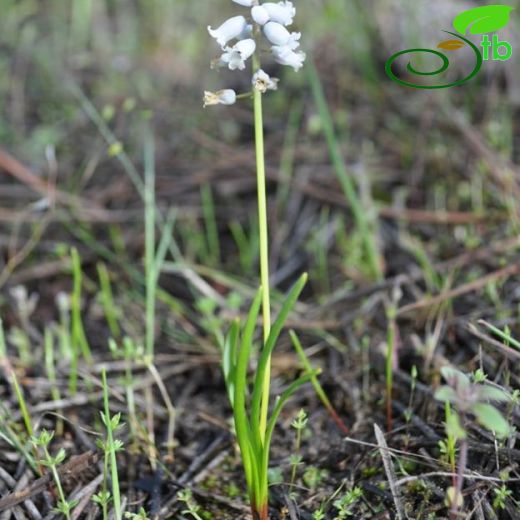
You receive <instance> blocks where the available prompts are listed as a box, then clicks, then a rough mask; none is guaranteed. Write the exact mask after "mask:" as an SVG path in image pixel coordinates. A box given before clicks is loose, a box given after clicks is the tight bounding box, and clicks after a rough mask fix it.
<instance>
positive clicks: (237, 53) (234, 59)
mask: <svg viewBox="0 0 520 520" xmlns="http://www.w3.org/2000/svg"><path fill="white" fill-rule="evenodd" d="M255 49H256V43H255V40H253V39H252V38H248V39H246V40H240V41H239V42H237V43H235V45H233V47H225V48H224V54H222V56H221V57H220V62H221V63H222V64H225V65H227V66H228V68H229V70H236V69H238V70H244V69H245V68H246V63H245V62H246V60H247V59H248V58H250V57H251V56H252V55H253V53H254V52H255Z"/></svg>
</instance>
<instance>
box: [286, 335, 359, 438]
mask: <svg viewBox="0 0 520 520" xmlns="http://www.w3.org/2000/svg"><path fill="white" fill-rule="evenodd" d="M289 334H290V336H291V340H292V343H293V346H294V349H295V350H296V353H297V354H298V357H299V358H300V361H301V362H302V365H303V366H304V368H305V370H306V371H307V372H309V373H311V372H313V371H314V369H313V368H312V365H311V362H310V361H309V358H308V357H307V354H305V351H304V350H303V347H302V344H301V343H300V340H299V338H298V336H297V335H296V333H295V332H294V330H290V331H289ZM311 383H312V386H313V387H314V391H315V392H316V394H317V395H318V397H319V398H320V400H321V402H322V403H323V406H325V408H326V409H327V411H328V412H329V415H330V416H331V417H332V419H333V420H334V422H335V423H336V424H337V425H338V427H339V429H340V430H341V431H342V432H343V433H345V434H347V433H348V431H349V430H348V428H347V426H346V425H345V424H344V423H343V421H342V420H341V419H340V417H339V415H338V413H337V412H336V410H335V409H334V407H333V406H332V403H331V402H330V399H329V398H328V397H327V394H326V393H325V390H323V387H322V386H321V384H320V382H319V381H318V378H317V377H316V376H313V377H312V378H311Z"/></svg>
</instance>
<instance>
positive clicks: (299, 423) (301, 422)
mask: <svg viewBox="0 0 520 520" xmlns="http://www.w3.org/2000/svg"><path fill="white" fill-rule="evenodd" d="M308 421H309V418H308V416H307V413H306V412H305V410H303V409H301V410H300V411H299V412H298V415H297V416H296V419H294V420H293V422H292V423H291V426H292V427H293V428H294V429H295V430H296V441H295V445H294V453H293V454H292V455H291V457H290V462H291V486H292V485H294V481H295V480H296V470H297V469H298V466H299V465H300V464H301V463H302V460H303V459H302V456H301V455H300V448H301V442H302V431H303V430H304V428H305V426H307V422H308Z"/></svg>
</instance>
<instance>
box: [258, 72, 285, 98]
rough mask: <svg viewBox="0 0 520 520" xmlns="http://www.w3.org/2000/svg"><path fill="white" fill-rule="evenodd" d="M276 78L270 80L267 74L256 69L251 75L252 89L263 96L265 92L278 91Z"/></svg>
mask: <svg viewBox="0 0 520 520" xmlns="http://www.w3.org/2000/svg"><path fill="white" fill-rule="evenodd" d="M278 81H279V80H278V78H271V77H270V76H269V74H267V72H264V71H263V70H262V69H258V70H257V71H256V72H255V73H254V74H253V80H252V83H253V88H254V89H255V90H258V92H261V93H262V94H264V93H265V92H266V91H267V90H277V89H278Z"/></svg>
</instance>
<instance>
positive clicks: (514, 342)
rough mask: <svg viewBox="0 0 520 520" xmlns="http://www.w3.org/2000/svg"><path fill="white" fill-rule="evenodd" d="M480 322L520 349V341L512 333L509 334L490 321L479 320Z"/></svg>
mask: <svg viewBox="0 0 520 520" xmlns="http://www.w3.org/2000/svg"><path fill="white" fill-rule="evenodd" d="M479 323H481V324H482V325H484V327H486V328H488V329H489V330H490V331H491V332H492V333H493V334H495V335H497V336H498V337H499V338H500V339H501V340H503V341H504V342H505V343H509V345H511V346H512V347H515V348H516V349H518V350H520V342H519V341H518V340H516V339H515V338H513V336H511V334H507V333H506V332H504V331H503V330H500V329H499V328H498V327H495V326H494V325H492V324H491V323H488V322H487V321H485V320H479Z"/></svg>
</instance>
